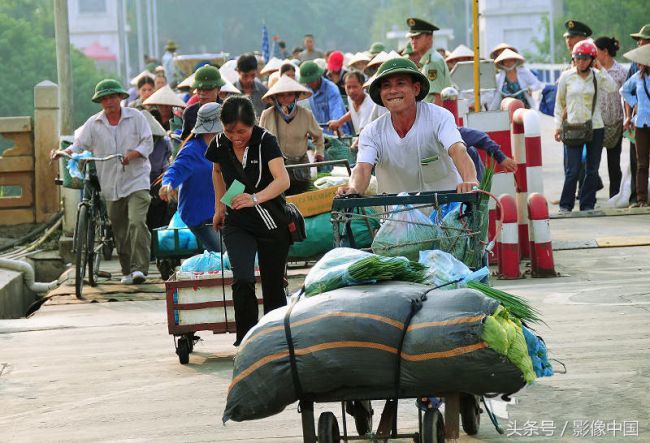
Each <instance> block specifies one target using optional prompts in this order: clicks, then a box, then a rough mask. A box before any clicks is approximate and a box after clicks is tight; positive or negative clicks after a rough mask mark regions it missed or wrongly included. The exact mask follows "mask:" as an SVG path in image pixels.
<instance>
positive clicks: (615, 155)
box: [605, 136, 636, 198]
mask: <svg viewBox="0 0 650 443" xmlns="http://www.w3.org/2000/svg"><path fill="white" fill-rule="evenodd" d="M622 143H623V136H621V138H619V139H618V143H616V146H615V147H613V148H605V151H606V152H607V172H608V174H609V198H612V197H614V196H615V195H616V194H618V191H619V188H620V187H621V178H622V177H623V173H622V172H621V151H622V146H621V145H622ZM635 169H636V168H635Z"/></svg>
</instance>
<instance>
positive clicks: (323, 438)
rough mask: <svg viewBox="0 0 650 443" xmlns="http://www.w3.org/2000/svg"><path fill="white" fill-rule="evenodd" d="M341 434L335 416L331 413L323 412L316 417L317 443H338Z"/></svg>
mask: <svg viewBox="0 0 650 443" xmlns="http://www.w3.org/2000/svg"><path fill="white" fill-rule="evenodd" d="M340 441H341V433H340V431H339V423H338V421H337V420H336V416H335V415H334V414H333V413H332V412H323V413H322V414H321V415H320V417H318V443H339V442H340Z"/></svg>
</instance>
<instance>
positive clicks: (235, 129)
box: [205, 96, 291, 346]
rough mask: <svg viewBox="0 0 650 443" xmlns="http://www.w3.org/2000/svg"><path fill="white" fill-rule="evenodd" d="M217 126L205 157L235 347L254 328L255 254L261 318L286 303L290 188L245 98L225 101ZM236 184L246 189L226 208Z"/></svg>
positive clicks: (271, 141)
mask: <svg viewBox="0 0 650 443" xmlns="http://www.w3.org/2000/svg"><path fill="white" fill-rule="evenodd" d="M221 122H222V123H223V128H224V131H223V134H220V135H219V136H218V137H217V138H215V140H214V141H212V143H211V144H210V146H209V147H208V150H207V151H206V154H205V156H206V158H207V159H208V160H210V161H212V162H213V163H214V165H213V169H212V181H213V184H214V192H215V214H214V222H213V223H214V226H215V228H217V229H221V230H222V233H223V239H224V241H225V243H226V249H227V250H228V256H229V259H230V264H231V266H232V271H233V285H232V293H233V302H234V307H235V322H236V324H237V340H236V341H235V346H237V345H239V343H241V340H242V339H243V338H244V336H245V335H246V333H247V332H248V330H249V329H251V328H252V327H253V326H255V324H256V323H257V314H258V307H257V298H256V296H255V272H254V271H255V269H254V266H255V254H256V253H257V255H258V259H259V269H260V276H261V280H262V295H263V298H264V313H267V312H269V311H272V310H273V309H276V308H278V307H280V306H284V305H286V303H287V300H286V295H285V290H284V275H285V267H286V263H287V255H288V252H289V246H290V244H291V238H290V234H289V230H288V217H287V215H286V212H285V206H286V203H285V200H284V195H283V193H284V191H286V190H287V189H288V188H289V175H288V173H287V170H286V168H285V167H284V157H283V155H282V151H281V150H280V146H279V145H278V142H277V140H276V138H275V137H274V136H273V135H271V134H270V133H269V132H267V131H266V130H264V129H263V128H260V127H259V126H257V125H256V124H255V111H254V109H253V104H252V103H251V101H250V100H249V99H248V98H246V97H242V96H232V97H229V98H228V99H226V101H224V103H223V106H222V108H221ZM236 180H237V181H239V182H241V183H242V184H243V185H244V186H245V189H244V192H243V193H240V194H238V195H236V196H235V197H234V198H233V199H232V200H231V202H230V205H229V207H226V205H225V204H224V203H222V202H221V199H222V197H223V195H224V194H225V193H226V190H227V189H228V188H230V186H231V185H233V183H235V181H236Z"/></svg>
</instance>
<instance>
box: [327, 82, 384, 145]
mask: <svg viewBox="0 0 650 443" xmlns="http://www.w3.org/2000/svg"><path fill="white" fill-rule="evenodd" d="M344 81H345V93H346V95H347V96H348V112H346V113H345V115H343V117H341V118H340V119H338V120H331V121H330V122H329V128H330V129H331V130H332V131H336V130H337V129H338V128H340V127H341V126H342V125H344V124H345V123H346V122H349V121H352V126H353V127H354V133H355V134H360V133H361V130H362V129H363V128H364V127H365V126H366V125H367V124H368V123H370V122H371V121H372V110H373V108H374V107H375V104H374V103H373V102H372V99H371V98H370V96H369V95H368V94H366V93H365V91H364V90H363V83H364V81H365V77H364V75H363V74H362V73H361V72H359V71H350V72H348V73H347V74H345V78H344Z"/></svg>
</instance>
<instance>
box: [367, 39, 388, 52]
mask: <svg viewBox="0 0 650 443" xmlns="http://www.w3.org/2000/svg"><path fill="white" fill-rule="evenodd" d="M381 51H386V46H384V44H383V43H382V42H374V43H373V44H372V45H370V49H368V52H369V53H371V54H372V55H375V54H379V53H380V52H381Z"/></svg>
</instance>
